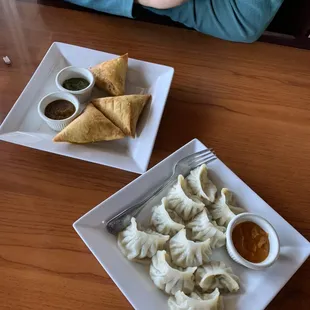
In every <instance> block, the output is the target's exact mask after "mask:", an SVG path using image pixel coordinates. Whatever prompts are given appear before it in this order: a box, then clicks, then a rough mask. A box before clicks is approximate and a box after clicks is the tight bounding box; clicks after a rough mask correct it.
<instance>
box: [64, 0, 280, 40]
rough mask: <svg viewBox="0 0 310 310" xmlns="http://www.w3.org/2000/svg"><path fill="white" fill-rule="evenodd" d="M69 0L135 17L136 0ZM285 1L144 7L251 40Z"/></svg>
mask: <svg viewBox="0 0 310 310" xmlns="http://www.w3.org/2000/svg"><path fill="white" fill-rule="evenodd" d="M67 1H69V2H72V3H75V4H78V5H81V6H84V7H88V8H91V9H95V10H97V11H102V12H106V13H110V14H114V15H121V16H126V17H130V18H134V16H133V2H134V0H67ZM282 3H283V0H189V1H188V2H186V3H184V4H182V5H180V6H178V7H175V8H172V9H168V10H158V9H153V8H148V7H145V8H146V9H148V10H150V11H152V12H154V13H156V14H159V15H166V16H169V17H170V18H171V19H172V20H174V21H177V22H180V23H182V24H184V25H186V26H187V27H190V28H194V29H196V30H197V31H200V32H202V33H205V34H209V35H212V36H215V37H218V38H221V39H224V40H230V41H237V42H248V43H250V42H254V41H256V40H257V39H258V38H259V37H260V36H261V34H262V33H263V31H264V30H265V29H266V28H267V26H268V25H269V23H270V22H271V20H272V19H273V17H274V15H275V14H276V12H277V11H278V9H279V7H280V6H281V4H282Z"/></svg>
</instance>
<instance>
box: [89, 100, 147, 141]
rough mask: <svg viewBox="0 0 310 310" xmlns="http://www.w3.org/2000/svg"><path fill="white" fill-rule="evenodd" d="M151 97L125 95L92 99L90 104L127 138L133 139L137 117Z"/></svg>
mask: <svg viewBox="0 0 310 310" xmlns="http://www.w3.org/2000/svg"><path fill="white" fill-rule="evenodd" d="M150 98H151V95H125V96H118V97H106V98H98V99H93V100H92V104H93V105H94V106H95V107H96V108H97V109H98V110H100V112H102V113H103V114H104V115H105V116H106V117H107V118H108V119H109V120H110V121H112V122H113V123H114V124H115V125H116V126H117V127H119V128H120V129H121V130H122V131H123V133H124V134H125V135H127V136H132V137H135V134H136V125H137V122H138V119H139V116H140V114H141V112H142V110H143V108H144V106H145V104H146V102H147V101H148V100H149V99H150Z"/></svg>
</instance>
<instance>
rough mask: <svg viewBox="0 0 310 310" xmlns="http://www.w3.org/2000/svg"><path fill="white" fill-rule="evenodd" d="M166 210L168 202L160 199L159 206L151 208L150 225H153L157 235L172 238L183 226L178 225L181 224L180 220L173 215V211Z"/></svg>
mask: <svg viewBox="0 0 310 310" xmlns="http://www.w3.org/2000/svg"><path fill="white" fill-rule="evenodd" d="M167 208H168V201H167V199H166V198H163V199H162V201H161V204H160V205H159V206H155V207H153V210H152V216H151V225H153V226H154V227H155V229H156V231H158V232H159V233H162V234H164V235H170V236H173V235H175V234H176V233H177V232H178V231H179V230H181V229H182V228H184V227H185V226H184V225H183V224H180V223H179V222H182V219H181V218H179V216H178V215H177V214H173V213H175V212H174V211H172V210H170V211H167ZM171 217H173V218H174V219H176V218H177V220H178V222H175V221H174V220H173V218H171Z"/></svg>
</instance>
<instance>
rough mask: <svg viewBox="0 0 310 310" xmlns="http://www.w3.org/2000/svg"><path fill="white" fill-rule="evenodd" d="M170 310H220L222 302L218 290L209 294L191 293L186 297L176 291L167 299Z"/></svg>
mask: <svg viewBox="0 0 310 310" xmlns="http://www.w3.org/2000/svg"><path fill="white" fill-rule="evenodd" d="M168 306H169V309H170V310H222V309H223V302H222V297H221V296H220V292H219V290H218V289H215V290H214V291H213V292H212V293H211V294H198V293H194V292H193V293H191V294H190V296H186V295H185V294H184V293H183V292H181V291H178V292H177V293H176V294H175V296H171V297H170V298H169V299H168Z"/></svg>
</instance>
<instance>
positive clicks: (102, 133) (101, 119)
mask: <svg viewBox="0 0 310 310" xmlns="http://www.w3.org/2000/svg"><path fill="white" fill-rule="evenodd" d="M124 136H125V135H124V133H123V132H122V131H121V130H120V129H119V128H118V127H116V126H115V125H114V124H113V123H112V122H111V121H110V120H109V119H107V118H106V117H105V116H104V115H103V114H102V113H101V112H100V111H99V110H97V109H96V108H95V107H94V106H93V105H92V104H91V103H90V104H89V105H87V107H86V109H85V111H84V112H83V113H82V114H81V115H80V116H79V117H77V118H76V119H75V120H74V121H73V122H72V123H70V124H69V125H68V126H67V127H65V128H64V129H63V130H62V131H61V132H59V133H58V134H57V135H56V136H55V137H54V139H53V141H54V142H71V143H90V142H97V141H104V140H105V141H108V140H116V139H121V138H124Z"/></svg>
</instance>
